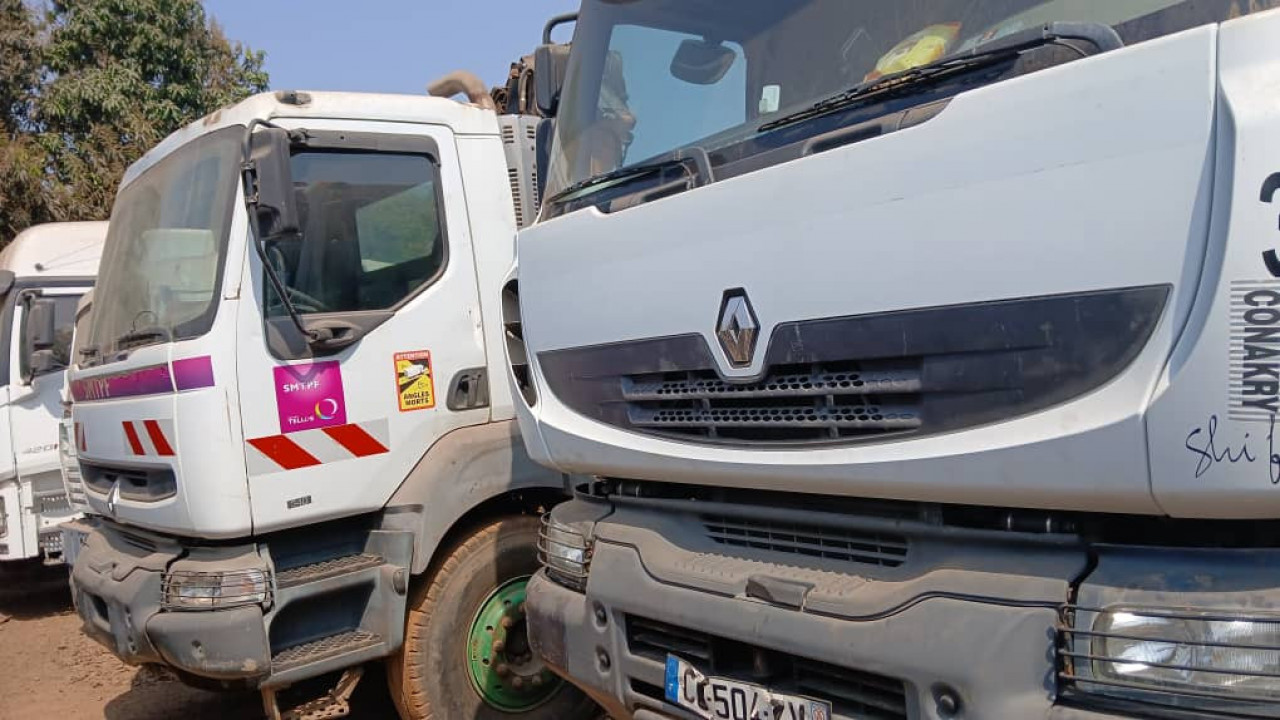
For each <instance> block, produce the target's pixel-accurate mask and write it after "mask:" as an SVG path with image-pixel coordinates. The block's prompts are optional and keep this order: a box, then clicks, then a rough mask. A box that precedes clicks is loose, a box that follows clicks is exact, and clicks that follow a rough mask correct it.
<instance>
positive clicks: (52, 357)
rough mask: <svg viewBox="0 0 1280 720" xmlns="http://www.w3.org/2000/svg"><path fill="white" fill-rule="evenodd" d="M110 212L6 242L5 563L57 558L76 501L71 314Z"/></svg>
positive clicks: (2, 257) (0, 420) (1, 392)
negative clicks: (69, 386)
mask: <svg viewBox="0 0 1280 720" xmlns="http://www.w3.org/2000/svg"><path fill="white" fill-rule="evenodd" d="M106 234H107V223H105V222H83V223H50V224H47V225H37V226H35V227H32V228H29V229H27V230H25V231H23V232H22V233H20V234H19V235H18V236H17V237H15V238H14V239H13V241H12V242H10V243H9V245H8V246H6V247H5V249H4V250H3V252H0V564H3V567H6V568H12V567H13V565H15V564H16V563H17V561H30V562H31V563H38V562H45V563H51V562H58V561H60V559H61V558H62V533H61V531H60V530H59V529H58V525H59V524H60V523H63V522H66V521H67V520H70V519H71V518H73V517H74V516H75V515H76V513H77V511H76V510H75V509H73V508H72V506H71V505H70V503H69V502H68V498H67V494H66V492H65V490H64V489H63V484H62V478H61V475H60V464H59V455H58V423H59V418H60V417H61V416H62V405H61V402H60V401H61V397H62V390H63V387H64V382H63V381H64V377H63V376H64V371H65V369H66V367H67V366H68V364H69V363H70V362H71V334H72V323H73V322H74V319H75V309H76V303H77V301H78V300H79V299H80V296H81V295H82V294H83V293H84V292H86V291H87V290H89V289H90V288H91V287H93V281H94V275H95V273H97V270H98V258H99V256H100V255H101V253H102V243H103V239H104V238H105V237H106Z"/></svg>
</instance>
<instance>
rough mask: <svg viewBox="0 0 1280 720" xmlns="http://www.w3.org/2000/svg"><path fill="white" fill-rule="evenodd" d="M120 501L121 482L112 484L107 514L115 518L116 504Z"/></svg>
mask: <svg viewBox="0 0 1280 720" xmlns="http://www.w3.org/2000/svg"><path fill="white" fill-rule="evenodd" d="M119 502H120V483H119V482H117V483H116V484H114V485H112V486H111V492H109V493H107V514H108V515H110V516H111V519H112V520H114V519H115V517H116V504H117V503H119Z"/></svg>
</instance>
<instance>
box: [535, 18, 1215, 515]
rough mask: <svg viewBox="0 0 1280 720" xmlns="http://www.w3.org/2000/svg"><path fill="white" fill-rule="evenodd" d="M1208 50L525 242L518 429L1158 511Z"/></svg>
mask: <svg viewBox="0 0 1280 720" xmlns="http://www.w3.org/2000/svg"><path fill="white" fill-rule="evenodd" d="M1217 39H1218V28H1216V27H1205V28H1200V29H1197V30H1193V31H1189V32H1185V33H1181V34H1179V35H1174V36H1169V37H1165V38H1162V39H1159V40H1156V41H1152V42H1147V43H1143V44H1141V45H1135V46H1133V47H1130V48H1126V49H1123V50H1120V51H1116V52H1111V53H1106V54H1103V55H1100V56H1097V57H1093V58H1089V59H1085V60H1080V61H1077V62H1072V63H1069V64H1066V65H1063V66H1060V67H1056V68H1052V69H1048V70H1044V71H1041V72H1037V73H1033V74H1030V75H1026V76H1022V77H1019V78H1016V79H1012V80H1008V81H1005V82H1002V83H999V84H995V85H990V86H986V87H982V88H978V89H975V90H972V91H970V92H967V93H964V94H961V95H959V96H957V97H955V98H953V99H951V100H950V102H949V103H948V104H947V105H946V107H945V108H944V109H942V110H941V111H940V112H939V113H937V114H936V116H933V117H932V118H930V119H928V120H927V121H925V122H922V123H920V124H918V125H915V126H913V127H910V128H908V129H903V130H899V131H897V132H891V133H888V134H885V135H883V136H880V137H876V138H873V139H869V140H865V141H862V142H857V143H855V144H849V145H844V146H841V147H837V148H835V149H831V150H828V151H826V152H820V153H818V154H814V155H811V156H808V157H804V158H801V159H798V160H793V161H791V162H787V163H784V164H781V165H776V166H773V167H769V168H766V169H763V170H759V171H756V172H752V173H749V174H746V175H742V176H739V177H734V178H730V179H725V180H722V181H719V182H716V183H713V184H711V185H708V186H705V187H701V188H698V189H695V190H692V191H689V192H685V193H683V194H680V195H676V196H673V197H669V198H665V199H663V200H660V201H656V202H650V203H647V204H641V205H638V206H636V207H633V208H630V209H625V210H621V211H617V212H612V213H605V212H601V211H600V210H597V209H587V210H583V211H579V212H576V213H571V214H568V215H565V216H562V217H559V218H556V219H554V220H551V221H548V222H545V223H543V224H541V225H538V226H535V227H533V228H531V229H528V230H526V231H524V232H523V233H522V234H521V238H520V242H519V297H520V303H521V314H522V320H523V331H524V339H525V342H526V343H527V345H528V351H529V353H528V354H529V355H530V356H531V357H532V358H534V359H535V363H534V366H535V367H534V373H535V378H536V381H537V383H538V389H539V399H538V402H537V403H536V404H535V405H533V406H532V409H528V408H526V409H524V410H523V411H522V413H523V414H522V420H524V421H525V422H526V423H528V424H530V425H533V424H534V423H536V426H537V430H538V431H539V433H540V439H541V442H542V443H543V444H544V446H545V450H542V452H543V453H545V456H544V457H543V458H542V459H543V460H544V461H546V462H548V463H550V464H553V465H555V466H556V467H558V468H559V469H561V470H563V471H566V472H584V473H593V474H600V475H609V476H616V477H625V478H633V479H653V480H664V481H675V482H685V483H697V484H703V485H723V486H735V487H748V488H768V489H781V488H785V489H787V490H792V491H796V492H808V493H822V494H840V495H857V496H865V497H883V498H896V499H904V500H921V501H932V502H950V503H974V504H987V505H1000V506H1023V507H1047V508H1061V509H1076V510H1096V511H1107V512H1130V513H1159V512H1161V508H1160V506H1159V504H1158V503H1157V501H1156V498H1155V496H1154V495H1153V492H1152V487H1151V481H1150V477H1151V473H1150V469H1149V462H1148V455H1147V448H1146V430H1145V418H1144V415H1145V412H1146V410H1147V408H1148V406H1149V403H1150V402H1151V399H1152V396H1153V393H1154V392H1155V391H1156V389H1157V387H1158V385H1159V383H1160V378H1161V376H1162V373H1163V372H1164V370H1165V368H1166V364H1167V362H1168V360H1169V358H1170V355H1171V353H1172V350H1173V347H1174V344H1175V342H1176V340H1177V338H1178V337H1179V333H1180V332H1181V330H1182V329H1183V328H1184V326H1185V325H1186V323H1187V321H1188V317H1189V315H1190V312H1191V309H1192V307H1193V303H1194V300H1195V297H1196V291H1197V283H1198V280H1199V278H1200V276H1201V271H1202V266H1203V262H1204V258H1205V253H1206V246H1207V244H1208V241H1209V235H1210V214H1211V209H1212V205H1213V187H1214V176H1215V164H1214V163H1215V153H1216V145H1215V134H1214V122H1215V109H1216V93H1217V69H1216V57H1217V52H1218V47H1217ZM744 328H745V329H748V330H754V334H755V336H756V337H755V338H754V340H753V339H752V338H750V337H747V336H748V335H750V334H752V333H744V332H743V331H744ZM718 331H720V332H718ZM744 346H750V347H745V348H744ZM735 355H739V356H740V357H738V358H735ZM744 358H745V359H744ZM735 359H737V360H740V361H741V362H735ZM823 383H825V384H826V385H823ZM841 383H847V384H852V385H857V384H861V385H858V387H859V388H861V389H857V390H854V389H851V388H850V387H849V385H842V384H841ZM823 387H826V389H825V390H824V389H823ZM868 387H873V388H876V390H875V391H874V392H872V391H870V390H869V389H868ZM734 393H738V395H739V397H738V398H736V399H735V398H734V397H733V396H734ZM827 396H829V397H835V398H836V400H835V401H832V400H830V399H827V401H826V403H825V405H824V404H823V402H822V400H821V399H820V398H821V397H827ZM783 397H792V398H794V397H800V398H804V399H805V402H809V403H811V404H813V406H814V407H816V408H817V409H816V411H815V412H817V413H818V421H819V422H820V423H826V424H825V425H824V427H825V431H826V432H828V433H829V434H828V436H827V437H821V436H817V435H805V434H803V433H794V434H792V435H785V434H779V433H777V432H775V430H776V428H778V427H787V428H791V429H793V430H794V429H795V428H796V427H797V426H800V425H803V424H804V423H803V422H799V423H797V422H796V418H795V417H792V416H787V415H785V414H782V415H779V414H778V413H779V411H778V410H777V409H778V408H779V407H784V408H785V407H788V405H787V403H786V402H784V401H782V400H780V399H779V398H783ZM815 398H819V399H815ZM840 398H844V399H843V400H841V399H840ZM709 408H710V410H709ZM793 412H794V409H793ZM681 413H686V414H684V415H681ZM801 420H803V418H801ZM699 424H701V427H692V426H698V425H699ZM691 428H692V429H691ZM530 429H532V428H530ZM526 435H527V436H531V437H533V436H534V435H533V433H531V432H529V431H526ZM538 450H539V448H534V447H531V452H536V451H538Z"/></svg>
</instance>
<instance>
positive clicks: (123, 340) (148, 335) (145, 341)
mask: <svg viewBox="0 0 1280 720" xmlns="http://www.w3.org/2000/svg"><path fill="white" fill-rule="evenodd" d="M172 338H173V333H171V332H169V329H168V328H164V327H160V326H159V325H151V326H149V327H144V328H140V329H138V330H131V331H129V332H127V333H125V334H124V335H121V336H120V337H118V338H116V342H115V346H116V349H117V350H129V349H131V348H135V347H138V346H139V345H151V344H154V343H158V342H169V341H170V340H171V339H172Z"/></svg>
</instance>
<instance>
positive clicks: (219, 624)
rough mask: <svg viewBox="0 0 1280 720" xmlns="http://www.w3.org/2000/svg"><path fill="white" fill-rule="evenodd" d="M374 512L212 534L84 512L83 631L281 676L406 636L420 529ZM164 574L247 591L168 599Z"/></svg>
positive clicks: (226, 675)
mask: <svg viewBox="0 0 1280 720" xmlns="http://www.w3.org/2000/svg"><path fill="white" fill-rule="evenodd" d="M372 524H373V521H372V519H370V518H365V519H356V520H342V521H335V522H333V523H328V524H322V525H316V526H312V527H308V528H306V529H305V530H300V531H293V532H289V533H287V534H285V535H283V536H281V535H277V536H262V537H258V538H254V540H253V542H246V543H245V544H242V545H230V546H224V545H217V546H213V545H208V544H195V543H191V544H184V543H182V542H180V541H178V540H176V539H173V538H170V537H167V536H162V535H155V534H152V533H145V532H141V531H138V530H136V529H133V528H127V527H123V526H119V525H116V524H114V523H110V522H106V521H103V520H101V519H97V518H94V519H86V520H84V521H82V522H79V523H76V524H73V525H69V526H67V527H66V528H64V532H65V536H66V542H67V545H68V546H69V547H75V548H76V550H75V551H74V554H73V558H74V559H73V565H72V569H71V591H72V597H73V598H74V600H75V606H76V611H77V612H78V613H79V615H80V617H81V618H82V619H83V621H84V631H85V633H86V634H88V635H89V636H90V637H92V638H94V639H95V640H97V641H98V642H100V643H102V644H103V645H105V646H106V647H107V649H109V650H111V652H113V653H115V655H116V656H117V657H119V658H120V659H121V660H123V661H124V662H126V663H129V664H133V665H137V664H141V663H159V664H163V665H167V666H169V667H171V668H174V669H175V670H179V671H181V672H183V673H186V674H189V675H192V676H196V677H200V678H207V679H212V680H220V681H226V682H228V683H234V684H235V685H238V686H253V687H260V688H275V687H283V686H287V685H290V684H292V683H295V682H298V681H300V680H306V679H308V678H312V677H316V676H319V675H323V674H325V673H328V672H332V671H335V670H341V669H344V668H348V667H352V666H354V665H359V664H361V663H364V662H368V661H370V660H375V659H378V658H382V657H386V656H387V655H389V654H391V653H392V652H394V651H395V650H396V649H397V648H399V647H400V645H401V644H402V643H403V641H404V618H405V597H406V593H407V591H408V577H409V570H408V567H409V564H410V562H411V560H412V554H413V535H412V533H410V532H405V531H387V530H379V529H375V528H373V527H371V526H372ZM166 574H167V575H168V576H170V577H171V578H173V577H177V578H181V579H182V581H183V582H187V583H194V585H195V586H196V587H211V586H213V585H215V583H214V581H212V580H211V579H210V578H212V577H214V576H218V577H219V578H220V580H219V581H218V582H217V583H216V585H217V586H219V587H224V586H223V585H222V580H221V578H231V580H230V585H228V586H226V587H230V588H231V589H230V590H228V592H229V593H230V594H231V596H233V597H234V598H235V599H236V600H238V601H239V603H238V604H236V605H234V606H232V607H229V608H227V609H211V608H209V607H193V608H184V609H181V610H176V609H171V608H169V607H166V604H165V602H164V599H165V598H164V592H165V584H164V581H165V577H166ZM246 577H252V578H253V579H252V580H246V579H245V578H246ZM193 578H194V579H193ZM245 583H249V585H248V586H246V585H245ZM246 587H247V588H248V589H246ZM259 598H261V599H260V600H259ZM188 602H190V601H188Z"/></svg>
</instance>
